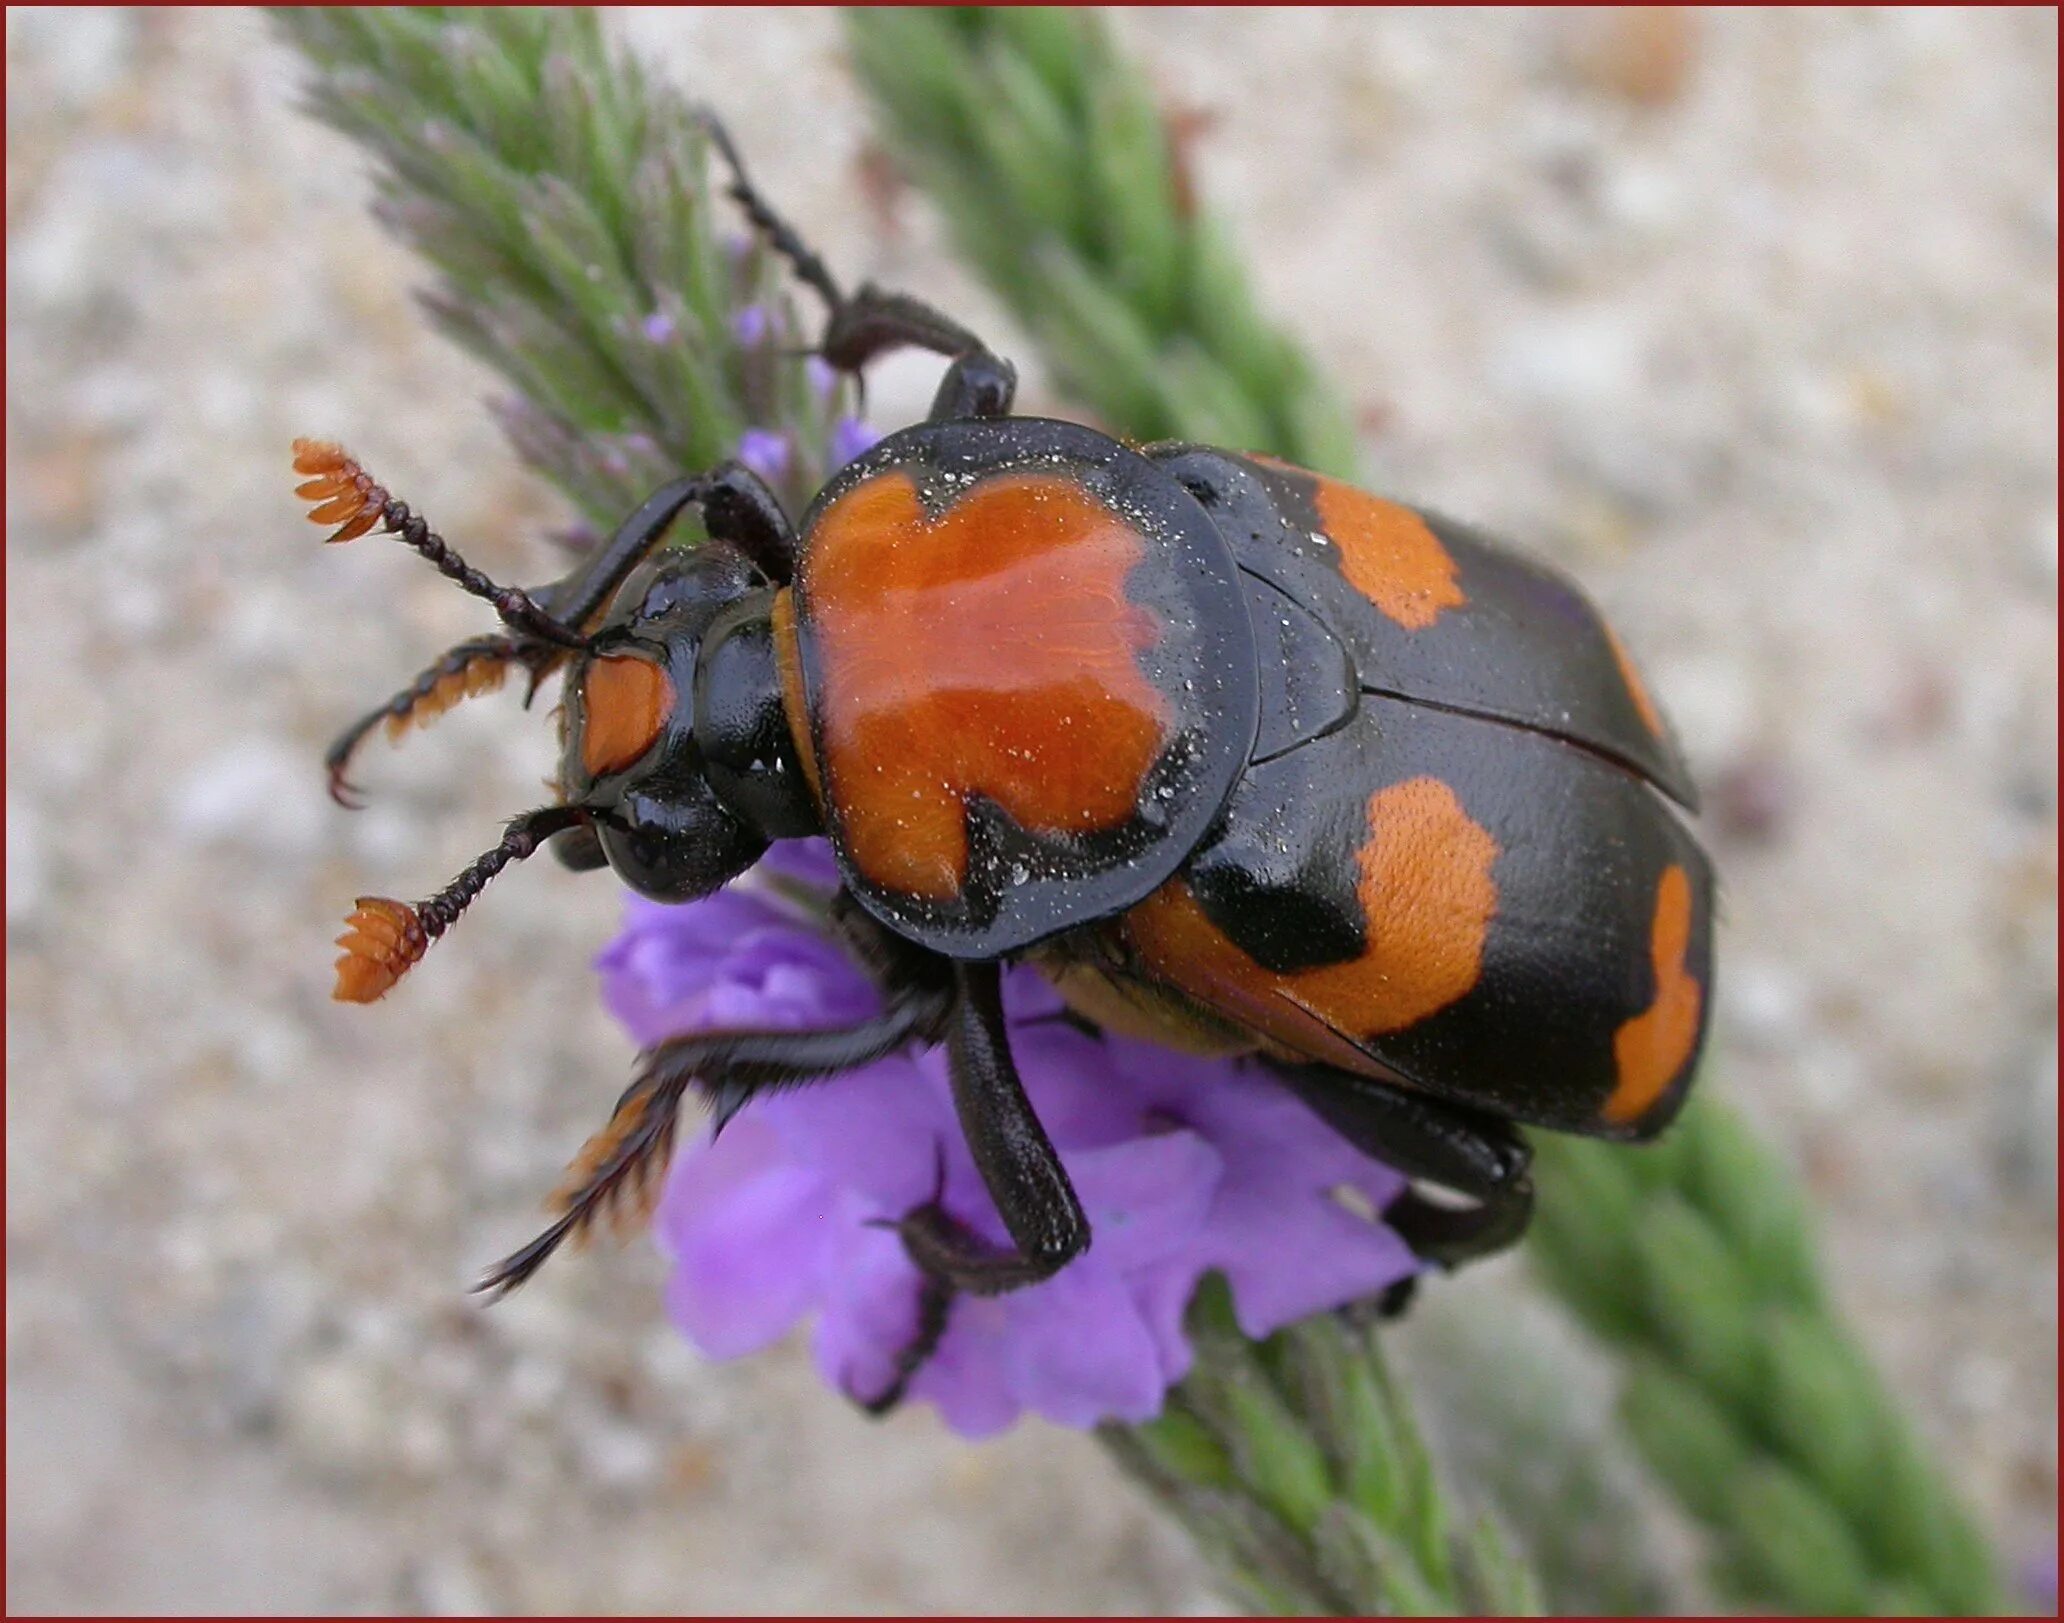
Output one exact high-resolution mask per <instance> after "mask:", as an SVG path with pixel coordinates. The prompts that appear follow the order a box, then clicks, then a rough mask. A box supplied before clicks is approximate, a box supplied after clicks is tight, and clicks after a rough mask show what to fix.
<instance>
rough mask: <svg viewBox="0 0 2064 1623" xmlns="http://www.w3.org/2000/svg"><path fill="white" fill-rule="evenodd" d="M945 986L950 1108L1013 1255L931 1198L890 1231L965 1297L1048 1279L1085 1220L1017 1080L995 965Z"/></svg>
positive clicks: (972, 968) (1077, 1242) (1065, 1259)
mask: <svg viewBox="0 0 2064 1623" xmlns="http://www.w3.org/2000/svg"><path fill="white" fill-rule="evenodd" d="M954 980H955V983H956V986H957V990H958V994H959V995H958V997H957V999H956V1000H955V1004H954V1009H953V1013H952V1015H951V1017H950V1020H949V1024H948V1026H947V1036H946V1051H947V1061H948V1065H949V1067H950V1074H951V1078H952V1083H953V1102H954V1106H955V1108H956V1109H957V1111H958V1112H959V1115H960V1125H961V1131H962V1132H963V1133H965V1134H966V1135H967V1143H968V1149H969V1150H970V1151H971V1152H972V1153H973V1155H974V1158H975V1167H976V1169H977V1170H978V1171H979V1172H980V1173H981V1174H982V1182H983V1183H984V1184H985V1185H987V1186H988V1190H989V1198H990V1199H992V1200H993V1201H995V1202H996V1210H997V1213H998V1215H1000V1216H1001V1217H1002V1218H1003V1226H1004V1228H1005V1229H1006V1230H1007V1231H1008V1232H1009V1234H1010V1237H1011V1245H1012V1249H1011V1250H1009V1251H999V1250H997V1249H996V1248H994V1247H993V1246H991V1245H990V1244H988V1242H986V1241H985V1240H983V1239H982V1238H981V1237H980V1236H979V1235H977V1234H975V1233H973V1232H972V1231H971V1230H970V1229H968V1228H967V1226H966V1225H965V1224H963V1223H961V1222H960V1221H959V1220H958V1219H956V1218H954V1217H951V1216H949V1215H948V1214H947V1212H946V1209H945V1208H944V1206H942V1205H941V1204H940V1202H939V1201H938V1200H936V1199H934V1200H931V1201H929V1202H927V1203H926V1204H925V1205H923V1206H920V1207H918V1208H917V1209H916V1210H915V1211H913V1212H911V1213H909V1214H908V1215H906V1216H905V1217H904V1219H903V1220H902V1222H901V1223H900V1224H898V1225H897V1227H898V1230H899V1232H900V1233H901V1234H902V1236H903V1245H904V1248H905V1249H906V1250H908V1251H909V1253H910V1256H911V1260H912V1261H914V1262H915V1263H916V1264H917V1265H918V1266H919V1267H920V1268H921V1269H923V1270H924V1271H925V1272H926V1273H927V1274H929V1275H931V1276H933V1277H935V1278H939V1279H943V1280H945V1281H946V1282H947V1283H948V1284H950V1285H952V1286H953V1287H954V1288H955V1289H956V1290H963V1291H966V1292H968V1293H969V1294H970V1295H974V1296H995V1295H998V1294H1000V1293H1001V1292H1004V1291H1010V1290H1017V1289H1019V1288H1020V1287H1022V1286H1025V1285H1036V1284H1038V1283H1039V1282H1040V1281H1041V1280H1043V1279H1050V1278H1052V1277H1053V1276H1054V1275H1055V1274H1057V1273H1059V1272H1060V1271H1061V1269H1062V1268H1064V1267H1066V1266H1067V1264H1068V1263H1069V1262H1071V1261H1073V1260H1074V1259H1075V1258H1076V1257H1078V1256H1080V1255H1081V1254H1082V1253H1083V1252H1084V1251H1086V1250H1087V1249H1088V1248H1089V1219H1088V1218H1087V1217H1086V1216H1084V1215H1083V1211H1082V1202H1081V1201H1080V1200H1079V1199H1077V1198H1076V1194H1075V1186H1074V1185H1073V1184H1071V1183H1070V1182H1069V1181H1068V1174H1067V1172H1066V1170H1065V1169H1064V1168H1063V1167H1062V1166H1061V1158H1060V1156H1059V1155H1058V1154H1056V1153H1055V1151H1054V1147H1053V1142H1052V1140H1050V1139H1049V1138H1048V1137H1047V1136H1046V1130H1045V1129H1044V1128H1043V1127H1041V1126H1040V1125H1039V1118H1038V1116H1036V1115H1035V1114H1034V1113H1033V1110H1032V1102H1031V1100H1029V1099H1027V1098H1026V1097H1025V1088H1024V1084H1023V1083H1021V1082H1020V1081H1019V1080H1018V1068H1017V1065H1016V1064H1015V1063H1014V1062H1013V1061H1012V1059H1011V1052H1010V1035H1009V1032H1008V1031H1007V1030H1006V1028H1005V1026H1004V1020H1003V996H1002V986H1001V976H1000V973H999V971H998V969H997V967H996V965H994V964H955V965H954Z"/></svg>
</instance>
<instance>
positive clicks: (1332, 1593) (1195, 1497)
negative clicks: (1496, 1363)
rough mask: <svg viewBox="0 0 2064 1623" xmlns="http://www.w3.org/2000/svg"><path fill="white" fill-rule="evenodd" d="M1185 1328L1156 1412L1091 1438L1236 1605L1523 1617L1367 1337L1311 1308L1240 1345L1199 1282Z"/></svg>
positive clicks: (1523, 1587)
mask: <svg viewBox="0 0 2064 1623" xmlns="http://www.w3.org/2000/svg"><path fill="white" fill-rule="evenodd" d="M1188 1327H1189V1334H1190V1340H1191V1344H1192V1346H1193V1347H1194V1348H1195V1351H1196V1362H1195V1364H1194V1366H1193V1367H1192V1369H1191V1371H1190V1373H1189V1374H1188V1375H1187V1376H1186V1377H1184V1379H1183V1380H1182V1381H1181V1382H1180V1383H1179V1384H1178V1385H1177V1386H1176V1388H1175V1389H1174V1391H1172V1392H1171V1393H1170V1394H1169V1400H1168V1405H1167V1407H1166V1408H1165V1409H1164V1410H1163V1411H1162V1413H1161V1414H1160V1415H1159V1416H1158V1417H1156V1418H1155V1419H1153V1420H1150V1421H1148V1422H1147V1423H1146V1424H1144V1425H1139V1426H1119V1425H1107V1426H1104V1427H1102V1428H1101V1429H1100V1432H1099V1435H1100V1436H1101V1438H1102V1439H1103V1442H1104V1445H1105V1446H1106V1447H1107V1448H1108V1449H1109V1450H1110V1451H1111V1453H1112V1455H1113V1457H1115V1458H1116V1459H1117V1460H1118V1462H1119V1463H1120V1464H1121V1465H1122V1466H1123V1467H1124V1468H1125V1469H1126V1470H1127V1471H1128V1472H1130V1473H1131V1474H1132V1475H1133V1476H1134V1477H1135V1478H1137V1479H1138V1480H1139V1481H1140V1482H1141V1483H1143V1484H1144V1485H1145V1486H1146V1487H1147V1488H1148V1490H1149V1491H1150V1492H1152V1493H1153V1494H1154V1495H1155V1496H1156V1497H1157V1498H1159V1499H1160V1500H1161V1501H1162V1502H1163V1503H1164V1504H1165V1505H1167V1507H1168V1508H1169V1510H1170V1511H1171V1512H1172V1513H1173V1514H1174V1515H1175V1516H1176V1517H1177V1518H1178V1519H1179V1520H1180V1521H1181V1522H1182V1523H1183V1524H1184V1525H1185V1527H1187V1528H1188V1529H1189V1531H1190V1533H1191V1535H1192V1536H1193V1537H1194V1538H1195V1539H1196V1542H1197V1545H1198V1547H1199V1549H1200V1550H1202V1552H1203V1553H1204V1555H1205V1557H1206V1559H1207V1560H1209V1561H1210V1562H1211V1564H1212V1566H1213V1568H1214V1569H1215V1570H1216V1571H1217V1573H1218V1575H1219V1577H1220V1578H1221V1580H1222V1581H1223V1582H1224V1583H1225V1585H1226V1587H1227V1588H1228V1589H1229V1590H1230V1591H1231V1592H1232V1593H1233V1594H1234V1595H1235V1596H1236V1597H1238V1598H1239V1599H1240V1600H1241V1601H1242V1602H1244V1603H1245V1604H1247V1605H1249V1606H1250V1607H1252V1608H1254V1609H1255V1610H1257V1611H1261V1612H1294V1613H1300V1614H1317V1615H1327V1616H1333V1615H1344V1616H1364V1615H1369V1614H1380V1615H1383V1616H1412V1617H1453V1616H1471V1615H1479V1614H1484V1613H1491V1614H1498V1615H1504V1616H1534V1615H1538V1614H1539V1613H1540V1611H1541V1610H1542V1603H1541V1595H1540V1590H1539V1586H1538V1585H1537V1584H1536V1582H1535V1581H1534V1579H1533V1576H1532V1574H1531V1573H1529V1572H1528V1571H1527V1569H1526V1567H1525V1565H1524V1564H1523V1563H1522V1562H1521V1561H1519V1560H1518V1559H1517V1558H1516V1557H1515V1556H1514V1554H1513V1553H1512V1551H1511V1550H1510V1549H1509V1548H1508V1547H1507V1545H1506V1544H1505V1542H1504V1540H1503V1538H1502V1537H1501V1536H1500V1534H1499V1532H1498V1530H1497V1528H1496V1527H1495V1525H1494V1524H1492V1523H1490V1522H1488V1521H1479V1522H1477V1523H1476V1524H1475V1525H1474V1526H1473V1527H1471V1528H1470V1529H1469V1530H1468V1531H1467V1532H1466V1533H1463V1532H1461V1531H1459V1530H1458V1529H1457V1526H1456V1522H1455V1516H1454V1512H1453V1511H1452V1510H1451V1509H1450V1507H1449V1505H1448V1502H1447V1499H1446V1496H1445V1494H1444V1492H1443V1489H1442V1487H1441V1484H1440V1481H1439V1479H1438V1477H1437V1476H1436V1474H1435V1472H1434V1468H1433V1462H1432V1459H1431V1457H1430V1456H1429V1454H1428V1453H1427V1450H1426V1447H1425V1445H1424V1443H1423V1442H1422V1441H1421V1439H1420V1435H1419V1430H1418V1427H1417V1426H1416V1425H1415V1424H1414V1422H1413V1420H1412V1415H1411V1408H1410V1405H1409V1404H1408V1403H1407V1401H1406V1399H1405V1396H1404V1394H1403V1392H1402V1391H1401V1390H1400V1389H1399V1388H1398V1386H1397V1385H1396V1383H1395V1382H1394V1381H1393V1380H1392V1379H1391V1376H1390V1373H1389V1370H1388V1367H1387V1366H1386V1365H1385V1363H1384V1360H1383V1357H1382V1354H1381V1352H1380V1351H1379V1349H1378V1346H1377V1341H1376V1336H1375V1334H1374V1332H1373V1330H1372V1329H1371V1328H1370V1327H1369V1326H1367V1325H1366V1324H1363V1323H1359V1322H1356V1321H1354V1320H1352V1319H1350V1317H1349V1316H1347V1315H1342V1314H1320V1315H1319V1316H1318V1317H1316V1318H1312V1319H1307V1320H1305V1321H1304V1322H1302V1323H1300V1324H1295V1325H1292V1326H1291V1327H1290V1328H1289V1329H1287V1330H1283V1331H1281V1332H1279V1333H1278V1334H1276V1335H1274V1336H1271V1337H1270V1338H1269V1339H1268V1340H1267V1341H1266V1342H1262V1343H1258V1344H1257V1343H1255V1342H1252V1341H1249V1340H1248V1339H1247V1338H1246V1337H1245V1336H1243V1335H1242V1334H1241V1333H1240V1331H1239V1328H1238V1326H1237V1325H1236V1324H1235V1323H1234V1320H1233V1312H1232V1303H1231V1297H1230V1295H1229V1293H1228V1292H1227V1290H1226V1287H1225V1283H1224V1281H1223V1280H1221V1279H1219V1278H1217V1277H1216V1276H1213V1277H1212V1278H1210V1279H1208V1280H1206V1282H1205V1283H1204V1285H1203V1287H1202V1288H1200V1290H1199V1291H1198V1293H1197V1298H1196V1300H1195V1301H1194V1302H1193V1303H1192V1304H1191V1306H1190V1313H1189V1321H1188Z"/></svg>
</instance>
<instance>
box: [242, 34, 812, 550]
mask: <svg viewBox="0 0 2064 1623" xmlns="http://www.w3.org/2000/svg"><path fill="white" fill-rule="evenodd" d="M273 15H274V17H275V19H276V21H277V23H278V25H279V26H280V28H281V29H282V30H284V31H285V33H286V34H287V35H288V36H289V37H290V38H291V39H292V40H293V41H294V43H295V44H296V45H298V46H299V47H300V48H301V50H302V52H303V53H304V54H305V55H306V56H307V57H308V59H309V61H310V62H311V63H312V64H313V66H314V68H315V70H316V71H315V74H314V76H313V78H312V80H311V81H310V84H309V87H308V102H309V107H310V110H311V111H312V112H313V113H314V114H315V115H316V116H317V117H319V118H321V119H322V120H323V121H324V122H326V123H328V124H331V125H334V126H335V127H336V128H337V129H339V130H342V131H343V132H344V133H345V134H347V135H349V136H351V137H352V138H353V139H354V140H356V141H357V142H359V143H360V144H361V145H362V146H363V147H364V148H365V149H366V151H367V152H368V153H369V154H371V155H372V157H373V158H374V159H375V161H376V165H377V169H376V174H377V181H376V184H377V188H378V202H377V204H376V205H375V207H376V212H377V213H378V214H379V216H380V218H381V219H382V220H383V221H384V222H385V223H386V224H387V225H388V226H389V228H390V229H392V230H393V231H394V232H395V233H396V234H397V235H398V236H399V237H401V239H402V240H403V241H405V242H407V243H408V244H410V246H412V247H413V248H415V249H416V251H417V252H418V253H420V254H421V255H422V256H423V257H424V259H426V260H427V261H429V263H430V264H431V265H432V266H433V267H434V268H435V270H436V272H437V283H436V286H435V287H434V289H432V290H431V291H429V292H427V293H425V295H424V297H423V302H424V304H425V306H426V308H427V309H428V310H429V313H430V316H431V319H432V321H433V322H435V324H436V325H437V327H438V328H439V329H440V330H441V331H442V332H444V333H445V335H446V336H447V337H449V338H451V339H452V340H453V341H454V342H456V343H457V344H459V345H460V346H461V347H462V348H464V349H466V350H467V351H469V352H470V353H471V354H473V355H474V356H476V357H478V358H479V359H480V360H482V361H484V362H485V363H486V364H487V365H488V366H490V367H491V368H493V369H494V370H495V371H496V372H498V373H500V374H501V376H502V377H503V378H505V379H507V380H508V382H509V383H510V385H512V387H513V388H514V390H515V393H514V395H513V396H512V397H511V398H509V399H507V400H505V401H501V402H497V408H496V409H497V411H498V412H499V414H500V416H501V418H502V423H503V426H504V427H505V429H506V430H507V431H508V434H509V437H510V440H511V441H512V442H513V443H514V445H515V447H516V450H517V452H518V453H519V454H520V455H521V456H522V457H523V459H524V460H525V461H527V462H529V463H530V464H531V465H532V466H534V467H535V468H537V469H538V470H539V471H540V472H542V473H543V474H544V475H545V476H546V477H547V478H549V479H551V480H552V481H553V482H554V483H556V484H557V485H559V486H560V488H561V489H563V490H564V491H565V492H566V494H567V495H568V496H569V497H570V498H572V500H573V501H574V503H575V504H576V505H577V506H578V507H580V508H581V509H582V511H583V512H584V513H585V514H586V515H587V517H588V518H589V519H590V520H591V521H593V522H594V523H596V524H599V525H605V526H613V525H614V524H615V523H616V522H617V521H618V520H619V519H621V518H622V517H623V515H624V514H625V513H627V512H629V511H630V510H631V509H632V508H633V507H635V506H636V505H637V504H638V502H640V501H642V500H643V499H644V497H645V496H646V495H647V494H649V493H650V492H651V490H652V489H653V488H654V487H655V486H657V485H658V484H660V483H661V482H662V481H664V480H666V479H669V478H673V477H676V476H678V475H679V474H680V473H681V471H682V470H683V469H693V468H706V467H709V466H710V465H711V464H713V463H715V462H718V461H720V460H722V459H723V458H725V457H728V456H731V455H733V454H735V452H736V451H737V448H738V444H739V441H740V438H741V437H742V436H743V435H744V434H745V432H746V430H748V429H749V428H752V427H755V426H759V427H762V428H767V429H772V430H778V431H780V432H782V433H783V434H785V435H786V438H787V443H788V466H787V468H786V470H785V471H784V472H783V473H782V475H781V477H779V478H777V479H776V480H775V481H774V483H775V485H776V488H777V489H778V490H779V491H780V493H781V494H782V495H783V496H784V497H785V498H787V499H788V500H790V501H792V502H796V503H797V504H798V505H800V503H801V502H802V501H804V500H807V498H808V497H809V496H811V495H813V494H814V493H815V491H816V487H817V485H818V484H819V483H821V482H822V479H823V476H824V472H825V469H826V464H827V456H828V450H829V435H830V432H831V427H832V424H833V422H834V421H835V419H836V417H837V415H838V413H839V412H840V411H841V410H843V409H844V407H845V402H846V395H847V390H846V386H845V385H844V384H842V383H836V382H834V380H833V379H831V378H830V377H829V375H828V374H825V373H824V372H822V371H821V370H818V371H816V372H815V374H814V375H813V372H812V369H811V368H810V367H808V366H807V365H806V363H805V361H804V359H803V358H802V356H801V355H800V354H798V353H796V351H798V350H799V349H800V348H801V347H802V339H801V335H802V334H803V333H804V332H805V328H804V327H803V326H802V324H801V323H800V322H799V320H798V318H797V314H796V312H795V310H794V309H793V308H792V306H791V305H790V303H789V301H788V299H787V297H786V295H785V293H784V292H783V289H784V287H785V285H786V277H785V275H784V272H783V268H782V266H781V265H780V263H779V262H778V261H777V260H776V259H775V258H774V256H772V255H771V254H769V253H767V252H765V251H764V250H763V249H761V248H759V247H758V246H756V245H754V244H751V243H750V242H748V241H747V240H746V239H745V238H744V237H743V236H741V235H739V231H740V225H739V222H738V221H737V219H736V216H735V214H733V215H731V216H730V217H728V218H725V219H723V220H722V221H721V227H720V221H719V215H718V211H717V210H716V209H715V208H714V207H713V205H712V198H711V185H710V179H709V174H708V167H707V163H706V156H707V154H706V146H707V142H706V140H705V138H704V136H703V133H702V130H701V128H700V126H699V125H698V124H697V122H696V118H695V114H694V110H693V109H692V108H691V107H690V106H689V105H688V104H687V103H686V102H685V101H683V100H682V98H681V97H680V96H679V95H678V94H676V93H675V92H674V91H673V90H671V89H669V88H668V87H666V86H665V85H662V84H657V83H654V82H653V81H652V80H650V79H649V78H648V77H647V76H646V74H645V73H644V71H643V70H642V69H641V68H640V66H639V65H638V63H637V61H636V59H635V58H633V57H631V56H630V55H629V54H628V53H626V52H623V51H620V50H616V49H613V48H612V47H611V46H610V45H609V43H608V42H607V41H606V40H605V38H604V37H603V33H602V29H601V25H600V23H599V22H598V21H597V19H596V16H595V13H594V12H593V11H591V10H588V9H586V8H577V9H565V10H558V9H535V10H533V9H529V8H514V7H486V8H481V9H448V8H437V7H419V8H407V9H405V8H398V7H384V6H362V7H361V6H344V7H332V8H321V7H311V8H285V7H282V8H279V9H277V10H276V11H275V12H274V14H273ZM727 233H728V236H729V240H728V241H727V236H726V234H727ZM754 307H756V308H757V309H758V310H760V311H762V312H765V315H766V319H765V322H764V326H763V331H762V333H761V335H760V336H759V337H758V339H757V341H755V342H745V341H743V340H742V339H741V336H740V318H741V316H742V315H743V314H744V312H745V311H747V310H748V309H749V308H754Z"/></svg>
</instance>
